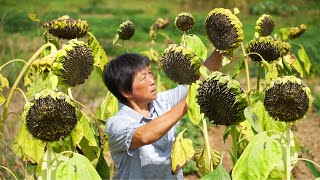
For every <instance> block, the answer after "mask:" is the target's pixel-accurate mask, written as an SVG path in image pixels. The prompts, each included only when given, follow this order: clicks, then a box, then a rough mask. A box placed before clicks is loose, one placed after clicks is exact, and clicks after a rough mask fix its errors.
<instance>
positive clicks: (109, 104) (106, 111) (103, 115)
mask: <svg viewBox="0 0 320 180" xmlns="http://www.w3.org/2000/svg"><path fill="white" fill-rule="evenodd" d="M117 111H118V100H117V98H116V97H115V96H114V95H113V94H112V93H111V92H110V91H107V93H106V96H105V98H104V99H103V100H102V102H101V104H100V108H99V109H98V112H97V117H98V118H99V119H102V120H105V121H106V120H107V119H108V118H109V117H111V116H113V115H114V114H115V113H116V112H117Z"/></svg>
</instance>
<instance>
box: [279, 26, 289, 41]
mask: <svg viewBox="0 0 320 180" xmlns="http://www.w3.org/2000/svg"><path fill="white" fill-rule="evenodd" d="M279 31H280V35H281V39H282V40H284V41H285V40H288V38H289V33H288V31H289V28H280V29H279Z"/></svg>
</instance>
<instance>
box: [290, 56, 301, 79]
mask: <svg viewBox="0 0 320 180" xmlns="http://www.w3.org/2000/svg"><path fill="white" fill-rule="evenodd" d="M292 58H294V61H293V63H292V64H291V66H292V67H293V68H294V69H295V70H296V71H297V72H298V73H299V74H300V77H303V69H302V67H301V64H300V62H299V60H298V59H297V58H296V57H295V56H294V55H292Z"/></svg>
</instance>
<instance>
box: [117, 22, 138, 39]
mask: <svg viewBox="0 0 320 180" xmlns="http://www.w3.org/2000/svg"><path fill="white" fill-rule="evenodd" d="M134 32H135V26H134V24H133V22H131V21H129V20H126V21H125V22H123V23H121V24H120V26H119V28H118V34H119V38H120V39H122V40H129V39H131V38H132V36H133V35H134Z"/></svg>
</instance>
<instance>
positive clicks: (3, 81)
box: [0, 74, 9, 91]
mask: <svg viewBox="0 0 320 180" xmlns="http://www.w3.org/2000/svg"><path fill="white" fill-rule="evenodd" d="M5 87H6V88H9V81H8V79H7V78H6V77H4V76H2V74H0V91H2V90H3V88H5Z"/></svg>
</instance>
